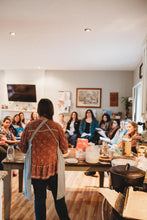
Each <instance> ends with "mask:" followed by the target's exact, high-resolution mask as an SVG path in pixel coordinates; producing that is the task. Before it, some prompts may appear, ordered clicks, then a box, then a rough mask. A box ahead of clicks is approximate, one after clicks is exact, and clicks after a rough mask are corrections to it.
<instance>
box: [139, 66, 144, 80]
mask: <svg viewBox="0 0 147 220" xmlns="http://www.w3.org/2000/svg"><path fill="white" fill-rule="evenodd" d="M142 67H143V63H142V64H141V65H140V67H139V79H142V77H143V73H142Z"/></svg>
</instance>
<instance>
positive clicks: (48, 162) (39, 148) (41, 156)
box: [19, 99, 70, 220]
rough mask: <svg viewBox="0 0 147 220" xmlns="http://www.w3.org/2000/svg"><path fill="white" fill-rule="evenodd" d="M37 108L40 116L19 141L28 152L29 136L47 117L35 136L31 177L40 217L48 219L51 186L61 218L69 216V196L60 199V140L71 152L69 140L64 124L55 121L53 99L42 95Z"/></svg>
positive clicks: (38, 219)
mask: <svg viewBox="0 0 147 220" xmlns="http://www.w3.org/2000/svg"><path fill="white" fill-rule="evenodd" d="M37 111H38V114H39V119H36V120H34V121H32V122H30V123H28V124H27V125H26V127H25V129H24V131H23V133H22V136H21V141H20V144H19V146H20V148H21V150H22V151H23V152H24V153H26V151H27V149H28V141H29V139H30V138H31V136H32V134H33V133H34V131H35V130H36V128H37V127H38V126H39V125H40V124H41V123H42V122H43V120H44V121H45V123H44V124H43V125H42V127H41V128H40V129H39V130H38V132H37V133H36V134H35V136H34V138H33V140H32V175H31V179H32V184H33V188H34V194H35V201H34V203H35V215H36V220H45V219H46V189H47V187H49V189H50V190H51V192H52V194H53V197H54V203H55V208H56V211H57V213H58V216H59V218H60V220H69V219H70V218H69V216H68V212H67V207H66V203H65V197H63V198H61V199H59V200H57V188H58V157H57V142H56V140H57V141H58V142H59V143H60V146H59V147H60V150H61V151H62V153H67V150H68V142H67V139H66V136H65V134H64V131H63V129H62V128H61V126H60V125H59V124H58V123H56V122H54V121H53V114H54V108H53V104H52V102H51V101H50V100H49V99H41V100H40V101H39V103H38V110H37ZM49 128H50V129H51V131H52V132H51V131H50V130H49ZM55 138H56V139H55Z"/></svg>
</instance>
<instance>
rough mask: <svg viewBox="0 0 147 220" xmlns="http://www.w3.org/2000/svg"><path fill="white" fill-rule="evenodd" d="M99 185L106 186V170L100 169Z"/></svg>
mask: <svg viewBox="0 0 147 220" xmlns="http://www.w3.org/2000/svg"><path fill="white" fill-rule="evenodd" d="M99 177H100V178H99V186H100V187H103V186H104V172H101V171H99Z"/></svg>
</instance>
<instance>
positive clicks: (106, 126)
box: [99, 113, 111, 135]
mask: <svg viewBox="0 0 147 220" xmlns="http://www.w3.org/2000/svg"><path fill="white" fill-rule="evenodd" d="M110 124H111V119H110V115H108V114H107V113H104V114H103V115H102V120H101V121H100V126H99V127H100V128H101V129H102V130H103V131H105V133H106V135H107V133H108V131H109V130H110Z"/></svg>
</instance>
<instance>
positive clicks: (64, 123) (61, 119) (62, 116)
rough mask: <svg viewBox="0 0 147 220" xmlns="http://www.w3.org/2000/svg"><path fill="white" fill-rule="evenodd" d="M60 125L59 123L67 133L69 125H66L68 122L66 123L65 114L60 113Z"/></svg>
mask: <svg viewBox="0 0 147 220" xmlns="http://www.w3.org/2000/svg"><path fill="white" fill-rule="evenodd" d="M58 123H59V124H60V125H61V127H62V128H63V131H64V132H66V126H67V123H66V121H64V114H63V113H60V114H59V120H58Z"/></svg>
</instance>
